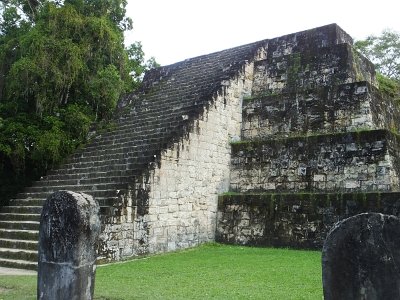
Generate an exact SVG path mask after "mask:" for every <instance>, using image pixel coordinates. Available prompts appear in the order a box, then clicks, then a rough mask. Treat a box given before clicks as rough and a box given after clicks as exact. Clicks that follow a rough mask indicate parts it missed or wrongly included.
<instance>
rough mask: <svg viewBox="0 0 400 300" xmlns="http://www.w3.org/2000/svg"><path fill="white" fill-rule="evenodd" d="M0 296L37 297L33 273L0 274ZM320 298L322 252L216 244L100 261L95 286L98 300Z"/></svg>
mask: <svg viewBox="0 0 400 300" xmlns="http://www.w3.org/2000/svg"><path fill="white" fill-rule="evenodd" d="M177 283H179V284H177ZM0 298H2V299H5V300H6V299H36V276H2V277H1V278H0ZM322 298H323V295H322V282H321V252H318V251H299V250H288V249H268V248H251V247H240V246H228V245H219V244H207V245H203V246H200V247H197V248H194V249H189V250H184V251H179V252H175V253H167V254H162V255H155V256H152V257H149V258H146V259H135V260H132V261H128V262H123V263H116V264H111V265H107V266H100V267H98V268H97V270H96V284H95V291H94V299H99V300H100V299H110V300H111V299H115V300H116V299H126V300H130V299H322Z"/></svg>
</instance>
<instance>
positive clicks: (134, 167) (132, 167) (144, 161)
mask: <svg viewBox="0 0 400 300" xmlns="http://www.w3.org/2000/svg"><path fill="white" fill-rule="evenodd" d="M153 159H154V157H153V156H148V157H144V156H143V157H141V158H140V159H139V160H140V162H138V163H129V164H118V165H115V164H114V165H113V164H104V165H101V166H96V167H87V168H75V169H69V168H60V169H58V170H56V171H54V172H52V173H51V174H58V175H70V174H74V173H79V174H83V173H98V172H107V171H130V172H135V171H139V170H142V169H143V168H144V167H145V166H147V165H148V163H149V162H151V161H153Z"/></svg>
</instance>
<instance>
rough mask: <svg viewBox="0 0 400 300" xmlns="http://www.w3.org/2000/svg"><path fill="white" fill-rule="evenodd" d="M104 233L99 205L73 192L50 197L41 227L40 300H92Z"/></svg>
mask: <svg viewBox="0 0 400 300" xmlns="http://www.w3.org/2000/svg"><path fill="white" fill-rule="evenodd" d="M99 233H100V219H99V204H98V203H97V202H96V201H95V200H94V199H93V197H92V196H90V195H87V194H84V193H74V192H71V191H58V192H55V193H54V194H52V195H50V196H49V197H48V198H47V200H46V202H45V204H44V205H43V210H42V214H41V217H40V228H39V259H38V283H37V299H38V300H54V299H57V300H64V299H65V300H91V299H93V293H94V283H95V273H96V251H95V249H96V244H97V239H98V236H99Z"/></svg>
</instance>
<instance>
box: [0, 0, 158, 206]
mask: <svg viewBox="0 0 400 300" xmlns="http://www.w3.org/2000/svg"><path fill="white" fill-rule="evenodd" d="M126 5H127V1H126V0H117V1H115V0H101V1H100V0H95V1H86V0H64V1H50V0H41V1H24V0H12V1H1V2H0V200H1V198H8V197H9V196H10V194H12V193H14V192H16V191H17V190H18V189H19V188H20V187H22V186H24V185H26V184H29V182H30V181H31V180H32V179H37V178H38V177H39V176H41V175H43V174H44V172H45V170H47V169H50V168H53V167H55V166H56V165H58V164H59V163H60V162H61V161H62V160H63V159H64V158H65V157H66V156H67V155H68V154H70V153H71V152H73V151H74V150H75V149H76V147H78V146H79V145H80V144H82V143H84V142H85V141H86V138H87V135H88V132H89V129H90V128H91V126H93V124H94V123H100V124H103V123H105V122H106V121H107V120H108V119H109V118H110V117H111V115H112V113H113V111H114V109H115V107H116V104H117V101H118V99H119V98H120V97H121V95H123V94H126V93H127V92H131V91H133V90H135V89H137V88H138V87H139V85H140V82H141V78H142V76H143V73H144V71H145V70H146V69H148V68H150V67H152V66H153V65H155V64H156V63H155V61H154V59H151V60H149V61H145V59H144V53H143V50H142V46H141V44H140V42H136V43H134V44H132V45H130V46H128V47H127V48H125V46H124V32H125V31H128V30H131V29H132V20H131V19H130V18H128V17H126V15H125V12H126V10H125V8H126Z"/></svg>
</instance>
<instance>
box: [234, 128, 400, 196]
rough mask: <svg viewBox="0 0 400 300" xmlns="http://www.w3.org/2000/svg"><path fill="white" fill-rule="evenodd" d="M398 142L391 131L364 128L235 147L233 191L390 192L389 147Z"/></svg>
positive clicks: (242, 143) (394, 145)
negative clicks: (355, 130) (356, 130)
mask: <svg viewBox="0 0 400 300" xmlns="http://www.w3.org/2000/svg"><path fill="white" fill-rule="evenodd" d="M398 141H399V140H398V139H396V138H394V137H393V136H392V133H390V132H389V131H387V130H365V131H360V132H338V133H332V134H315V135H306V136H295V137H288V138H285V139H266V140H256V141H240V142H237V143H232V144H231V146H232V152H231V153H232V156H231V173H230V190H231V191H234V192H299V191H313V192H329V191H330V192H333V191H335V192H351V191H359V190H362V191H366V192H371V191H378V190H380V191H390V190H391V189H392V186H391V182H392V179H391V176H392V174H393V173H392V172H393V164H392V163H391V158H390V156H389V155H390V153H389V149H390V147H398V144H397V143H398ZM394 188H395V187H394Z"/></svg>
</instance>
